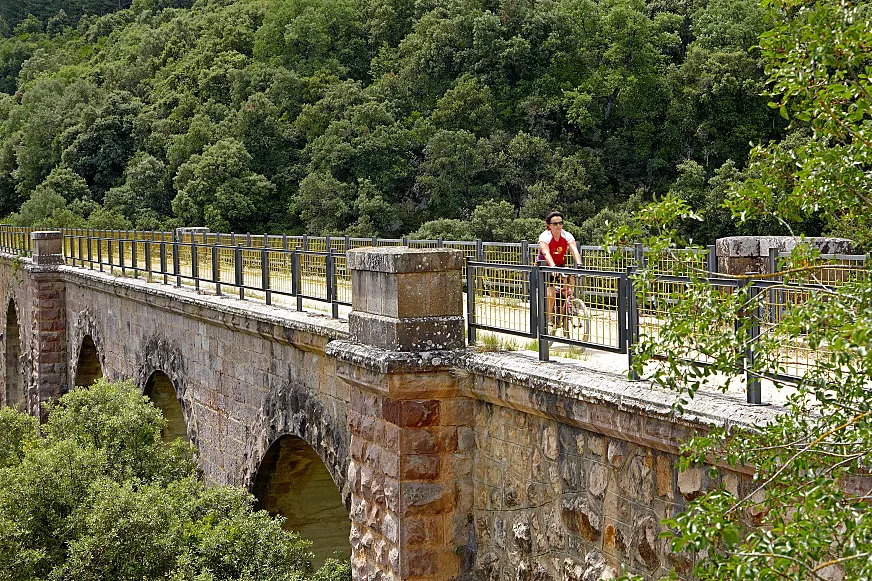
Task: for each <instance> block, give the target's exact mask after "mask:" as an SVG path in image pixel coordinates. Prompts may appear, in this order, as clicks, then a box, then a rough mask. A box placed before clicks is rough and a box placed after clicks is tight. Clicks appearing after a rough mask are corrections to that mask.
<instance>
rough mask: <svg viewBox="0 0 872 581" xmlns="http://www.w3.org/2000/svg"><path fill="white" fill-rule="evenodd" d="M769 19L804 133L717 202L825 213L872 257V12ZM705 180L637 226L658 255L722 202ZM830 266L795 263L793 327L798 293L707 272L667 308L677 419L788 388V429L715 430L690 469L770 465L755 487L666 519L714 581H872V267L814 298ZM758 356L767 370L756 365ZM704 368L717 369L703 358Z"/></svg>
mask: <svg viewBox="0 0 872 581" xmlns="http://www.w3.org/2000/svg"><path fill="white" fill-rule="evenodd" d="M764 9H765V11H766V15H767V19H769V20H770V21H771V22H773V23H774V24H773V27H772V28H771V30H769V31H767V32H764V33H763V35H762V37H761V40H760V53H761V55H762V58H764V59H765V61H766V63H767V65H766V66H767V73H768V74H769V77H770V81H771V84H770V95H771V97H772V99H773V101H772V106H773V107H774V108H776V109H778V110H779V111H780V112H781V113H782V114H783V115H784V116H785V117H786V118H788V119H790V120H791V127H790V128H789V131H790V133H789V134H788V135H787V136H786V137H785V139H783V140H781V141H779V142H772V143H764V144H761V145H758V146H757V147H756V148H755V149H754V152H753V156H752V163H751V165H750V167H749V168H747V169H746V170H744V171H739V170H737V168H736V167H735V166H733V165H732V164H725V165H724V166H722V167H721V170H720V171H719V172H718V173H717V174H716V176H715V177H716V178H717V179H715V178H712V179H711V180H710V183H711V182H712V181H714V182H715V184H714V186H715V187H714V188H713V191H712V192H711V193H709V194H708V195H709V196H710V198H717V199H725V203H726V205H727V206H728V207H729V208H730V209H731V210H732V212H733V217H734V218H735V219H740V220H743V221H748V220H763V222H761V223H763V224H765V223H766V222H765V221H766V220H775V221H776V223H777V225H778V226H779V227H781V228H784V229H790V228H791V227H792V225H795V224H797V223H802V222H801V221H802V220H808V219H809V217H812V218H813V219H818V220H820V221H821V222H822V223H824V224H827V225H829V226H830V227H841V228H844V229H845V230H844V231H849V232H851V233H852V234H853V235H854V236H856V239H857V240H858V241H859V242H861V243H864V244H866V245H868V244H869V241H870V238H869V232H870V230H869V227H870V223H869V212H868V208H869V206H870V203H869V202H870V200H869V199H868V192H869V191H870V187H869V186H870V185H872V184H870V181H869V172H868V168H869V167H870V159H872V157H870V156H872V140H870V139H869V128H870V124H872V105H870V103H872V101H870V99H869V95H870V91H872V84H870V80H869V73H870V69H869V62H870V58H872V54H870V47H872V11H870V6H869V4H868V3H865V2H852V1H846V2H817V3H811V2H804V1H800V0H767V1H766V2H765V3H764ZM727 32H728V31H727ZM729 182H734V183H733V184H732V185H727V184H729ZM701 183H702V179H701V176H700V173H699V171H698V168H696V167H693V166H689V165H686V166H685V167H684V176H683V179H681V180H679V182H678V183H677V184H676V185H674V186H673V188H672V189H671V191H670V195H669V196H667V197H666V198H664V199H663V200H662V201H661V202H659V203H658V204H656V205H654V206H651V207H648V208H646V209H644V210H643V211H642V212H640V213H639V214H638V215H637V219H638V222H639V224H641V225H644V226H645V227H646V228H647V230H648V237H647V238H646V239H645V242H646V244H648V245H649V246H651V247H653V248H655V249H659V250H661V251H663V252H669V251H670V247H671V245H672V244H673V243H674V241H675V239H676V235H677V234H679V233H680V231H681V229H682V228H683V227H684V226H683V221H682V220H683V219H685V218H686V217H687V216H688V207H689V206H688V204H687V200H688V199H692V198H694V197H700V196H702V195H703V193H704V192H703V190H702V188H701V187H700V184H701ZM711 205H712V204H711V203H710V202H709V203H707V204H706V206H708V207H709V208H711ZM707 211H712V212H713V211H714V210H712V209H709V210H707ZM717 211H718V212H719V211H720V210H717ZM712 215H714V216H715V217H716V220H721V219H723V216H722V215H720V214H712ZM628 232H634V233H636V234H640V232H641V229H640V228H633V227H631V228H627V229H624V230H623V234H624V235H626V234H627V233H628ZM818 256H819V253H818V252H817V251H815V250H812V249H809V248H808V247H806V246H804V245H800V246H798V247H797V249H796V250H795V251H794V252H793V253H792V255H791V256H790V258H789V259H787V260H786V261H785V263H784V264H783V265H782V268H783V271H784V272H786V273H788V274H789V277H788V278H790V279H792V280H795V281H798V282H800V283H802V284H803V285H805V286H804V287H803V289H802V292H801V293H796V291H791V293H792V294H793V296H794V297H795V301H796V302H795V304H791V305H790V306H789V307H785V308H780V309H779V311H778V317H777V320H771V319H770V313H771V305H769V304H767V303H766V301H767V300H768V297H770V296H772V294H771V293H783V292H784V288H783V287H782V286H780V285H776V286H774V287H771V288H770V290H768V291H766V292H760V293H753V292H750V291H749V287H740V288H739V289H738V290H736V291H734V292H729V293H726V292H724V290H723V288H720V287H716V286H713V285H711V284H709V283H707V282H706V281H705V280H704V279H703V278H701V277H699V276H694V277H693V280H692V281H691V282H690V283H689V284H688V285H687V286H686V287H685V288H683V289H682V290H681V294H680V295H678V294H675V295H672V296H670V298H671V299H675V300H674V301H670V302H671V303H672V304H671V305H663V307H664V308H668V311H669V313H668V316H664V317H663V318H662V320H661V323H662V325H661V327H660V328H659V330H658V333H657V335H656V336H655V335H650V336H649V335H646V336H643V337H642V338H641V341H640V343H638V345H637V355H638V357H637V358H636V359H635V361H636V362H637V366H636V371H638V372H644V373H646V374H647V376H648V377H649V378H650V379H651V380H652V381H653V382H654V383H656V384H658V385H660V386H664V387H668V388H671V389H674V390H676V391H677V392H678V393H679V399H678V403H677V405H676V411H677V412H681V411H682V410H683V409H684V407H685V406H686V405H687V403H688V401H689V400H690V398H692V397H694V395H695V394H696V393H697V391H698V390H700V389H702V388H704V387H708V388H711V386H712V385H720V386H724V389H726V385H727V384H726V383H725V381H729V382H732V383H734V384H738V385H742V384H743V383H744V381H745V373H748V374H749V375H750V376H751V377H752V378H765V379H766V380H767V381H766V382H764V384H763V385H764V389H765V391H764V394H763V397H764V401H765V399H767V397H766V392H768V390H770V389H783V390H788V395H787V402H786V405H785V406H784V407H783V409H779V410H775V411H776V413H775V414H774V419H773V420H772V421H771V423H769V424H767V425H763V426H757V427H756V428H755V429H737V428H721V429H715V430H713V431H712V432H711V433H708V434H706V435H703V436H699V437H696V438H694V439H692V440H691V441H689V442H686V443H685V444H684V445H683V446H682V461H681V464H682V468H687V467H689V466H691V465H704V464H706V463H707V462H710V461H711V459H712V458H716V459H717V460H718V464H719V466H722V467H723V466H728V467H736V468H739V467H742V468H745V469H747V468H751V469H753V478H752V479H751V480H750V481H749V482H747V483H746V484H743V485H740V486H739V487H738V489H736V488H730V487H727V486H726V485H725V484H723V480H722V479H720V478H718V477H717V476H715V477H714V478H713V485H712V487H711V488H710V489H709V490H707V491H706V492H705V493H704V494H703V495H702V496H700V497H699V498H697V499H695V500H693V501H692V502H690V503H689V504H688V506H687V508H686V509H685V510H684V511H683V512H682V513H680V514H678V515H676V516H675V517H673V518H669V519H667V520H666V521H664V524H665V525H666V526H667V527H668V532H667V533H666V536H667V537H668V538H669V541H670V543H671V547H672V549H673V550H674V551H676V552H680V551H689V552H696V554H704V555H706V556H705V558H704V559H698V560H697V561H696V566H695V570H694V574H695V576H696V577H697V578H699V579H712V580H715V579H718V580H719V579H759V580H761V581H775V580H776V579H777V580H785V579H786V580H794V581H805V580H808V579H867V578H870V576H872V560H870V558H869V556H870V554H872V517H870V512H869V504H868V502H869V487H868V477H869V465H870V461H872V421H870V420H872V397H870V392H869V386H870V384H872V351H870V349H869V341H870V337H872V308H870V304H872V279H870V278H869V277H868V276H866V275H868V270H866V271H865V272H864V273H862V274H863V275H862V276H859V277H856V278H854V279H849V280H845V281H843V282H841V283H840V284H838V286H836V287H834V288H827V287H819V286H815V285H811V284H809V283H814V282H816V281H817V280H818V274H817V272H818V270H817V268H818V267H817V266H816V261H817V257H818ZM691 272H692V273H696V274H699V271H691ZM653 284H655V281H654V274H653V272H651V271H650V270H642V271H640V272H639V274H638V276H637V278H636V289H637V293H638V294H639V298H640V300H643V295H644V293H645V290H646V289H647V288H650V286H651V285H653ZM649 299H650V297H649ZM651 300H656V299H651ZM752 316H756V317H758V322H759V323H761V324H763V326H762V330H761V332H759V333H756V332H752V326H751V321H752V318H751V317H752ZM737 321H739V324H736V322H737ZM764 323H765V324H764ZM791 345H792V346H798V348H799V349H801V353H807V354H808V355H807V366H806V367H805V368H804V369H802V370H801V372H800V375H801V377H800V378H799V381H798V383H797V384H795V385H793V384H790V383H787V382H785V381H784V380H783V379H781V378H780V377H781V376H783V374H785V373H787V372H788V371H789V370H788V364H789V363H788V362H790V361H792V360H794V359H796V356H795V355H794V349H795V347H789V346H791ZM748 349H752V350H753V353H754V357H753V360H751V361H749V360H748V359H745V358H744V357H743V354H744V353H745V352H746V350H748ZM699 356H704V357H705V358H706V359H707V360H708V362H709V365H706V366H705V367H703V366H699V365H694V364H692V363H689V360H693V359H695V358H698V357H699ZM770 383H771V385H770Z"/></svg>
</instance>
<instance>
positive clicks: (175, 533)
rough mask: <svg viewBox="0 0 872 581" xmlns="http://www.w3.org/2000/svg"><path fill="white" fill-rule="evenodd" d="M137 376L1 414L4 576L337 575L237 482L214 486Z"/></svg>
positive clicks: (178, 580)
mask: <svg viewBox="0 0 872 581" xmlns="http://www.w3.org/2000/svg"><path fill="white" fill-rule="evenodd" d="M163 421H164V420H163V417H162V415H161V412H160V410H158V409H157V408H155V407H153V406H152V405H151V404H150V403H149V402H148V400H147V399H146V398H144V397H142V396H141V395H139V394H138V393H137V392H136V391H135V390H134V389H133V388H132V386H131V385H129V384H112V383H109V382H105V381H103V380H100V381H99V382H97V383H96V384H94V385H93V386H91V387H89V388H83V389H77V390H75V391H73V392H71V393H69V394H68V395H66V396H64V397H63V398H61V399H60V401H59V402H58V403H57V404H56V405H55V406H54V407H52V409H51V411H50V414H49V421H48V423H47V424H45V425H44V426H42V427H40V426H39V425H38V423H37V421H36V420H35V419H34V418H32V417H30V416H27V415H25V414H23V413H20V412H16V411H13V410H12V409H11V408H4V409H2V410H0V579H2V580H7V581H27V580H34V581H35V580H37V579H58V580H60V579H81V580H85V581H87V580H94V581H108V580H113V579H119V580H120V579H173V580H175V581H195V580H196V581H207V580H209V581H221V580H225V581H233V580H238V581H250V580H254V579H258V580H275V581H304V580H306V579H313V580H318V581H340V580H347V579H350V578H351V575H350V569H349V566H348V563H347V562H345V563H341V562H339V561H334V560H330V561H328V564H327V565H325V567H324V568H323V569H322V570H320V571H318V572H317V573H315V572H313V571H312V566H311V561H310V559H311V556H310V554H309V553H308V550H307V547H308V543H307V541H304V540H302V539H300V537H299V536H298V535H296V534H295V533H288V532H285V531H283V530H282V528H281V526H280V525H281V523H280V521H279V520H276V519H273V518H270V517H269V515H267V514H266V513H265V512H263V511H260V512H254V511H253V510H252V507H253V502H254V501H253V498H252V497H251V496H250V495H248V494H247V493H246V492H245V491H244V490H241V489H235V488H232V487H229V486H225V487H213V488H206V487H205V486H204V485H203V484H202V483H201V482H200V481H199V480H198V479H197V477H196V471H195V468H194V463H193V459H192V450H191V448H190V445H189V444H186V443H182V441H181V440H176V442H175V443H173V444H171V445H167V444H164V443H163V442H162V441H161V438H160V432H161V426H162V424H163Z"/></svg>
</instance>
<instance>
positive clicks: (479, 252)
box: [475, 238, 484, 262]
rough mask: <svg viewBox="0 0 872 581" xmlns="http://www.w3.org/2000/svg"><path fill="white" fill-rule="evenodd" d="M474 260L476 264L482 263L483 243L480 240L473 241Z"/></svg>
mask: <svg viewBox="0 0 872 581" xmlns="http://www.w3.org/2000/svg"><path fill="white" fill-rule="evenodd" d="M475 259H476V260H477V261H478V262H484V243H482V241H481V238H476V239H475Z"/></svg>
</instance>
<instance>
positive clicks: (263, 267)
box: [260, 234, 272, 305]
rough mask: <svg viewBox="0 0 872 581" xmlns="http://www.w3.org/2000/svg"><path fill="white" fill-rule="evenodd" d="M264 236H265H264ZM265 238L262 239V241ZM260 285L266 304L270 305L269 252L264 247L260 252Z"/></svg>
mask: <svg viewBox="0 0 872 581" xmlns="http://www.w3.org/2000/svg"><path fill="white" fill-rule="evenodd" d="M264 236H266V234H264ZM265 240H266V238H264V241H265ZM260 284H261V287H262V288H263V290H264V293H265V297H266V304H268V305H271V304H272V293H270V291H269V250H267V247H266V246H264V247H263V248H262V249H261V251H260Z"/></svg>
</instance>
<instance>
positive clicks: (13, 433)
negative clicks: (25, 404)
mask: <svg viewBox="0 0 872 581" xmlns="http://www.w3.org/2000/svg"><path fill="white" fill-rule="evenodd" d="M0 433H2V434H4V436H3V438H2V440H0V469H3V468H6V467H7V466H14V465H16V464H19V463H20V462H21V459H22V458H23V457H24V451H25V449H26V447H27V446H28V445H30V444H31V443H32V442H33V441H34V440H36V438H37V437H38V436H39V422H37V420H36V418H34V417H33V416H29V415H27V414H23V413H20V412H18V411H16V410H13V409H12V408H9V407H4V408H2V409H0Z"/></svg>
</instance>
